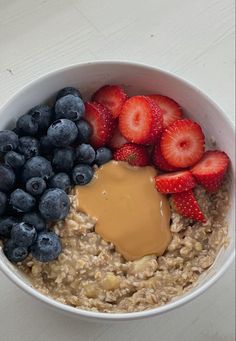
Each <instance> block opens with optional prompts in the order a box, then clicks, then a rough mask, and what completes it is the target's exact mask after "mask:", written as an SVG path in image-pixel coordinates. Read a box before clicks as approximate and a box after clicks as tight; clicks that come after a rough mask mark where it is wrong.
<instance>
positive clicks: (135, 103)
mask: <svg viewBox="0 0 236 341" xmlns="http://www.w3.org/2000/svg"><path fill="white" fill-rule="evenodd" d="M119 129H120V132H121V134H122V135H123V136H124V137H125V138H126V139H127V140H128V141H130V142H133V143H138V144H150V143H153V142H156V140H157V138H158V137H159V136H160V134H161V132H162V129H163V115H162V112H161V109H160V108H159V107H158V106H157V105H156V104H155V103H154V102H153V101H152V100H150V99H149V98H148V97H146V96H134V97H131V98H129V99H128V100H127V101H126V102H125V103H124V105H123V107H122V109H121V113H120V116H119Z"/></svg>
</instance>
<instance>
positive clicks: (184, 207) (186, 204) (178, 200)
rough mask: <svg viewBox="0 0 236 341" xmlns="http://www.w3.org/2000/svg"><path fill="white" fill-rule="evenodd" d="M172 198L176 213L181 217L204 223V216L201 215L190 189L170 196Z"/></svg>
mask: <svg viewBox="0 0 236 341" xmlns="http://www.w3.org/2000/svg"><path fill="white" fill-rule="evenodd" d="M172 198H173V203H174V205H175V208H176V210H177V212H178V213H180V214H181V215H182V216H184V217H187V218H191V219H194V220H197V221H200V222H202V223H205V222H206V218H205V217H204V214H203V213H202V211H201V209H200V207H199V205H198V202H197V200H196V198H195V196H194V194H193V191H192V190H191V189H190V190H189V191H185V192H182V193H175V194H173V195H172Z"/></svg>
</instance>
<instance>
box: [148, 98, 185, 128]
mask: <svg viewBox="0 0 236 341" xmlns="http://www.w3.org/2000/svg"><path fill="white" fill-rule="evenodd" d="M148 97H149V98H151V99H152V100H153V101H154V102H155V103H156V104H157V105H158V107H160V108H161V110H162V113H163V126H164V128H166V127H168V126H169V125H170V124H172V123H173V122H174V121H176V120H179V119H180V118H181V117H182V116H183V111H182V109H181V107H180V106H179V104H178V103H176V102H175V101H174V100H173V99H171V98H169V97H167V96H162V95H149V96H148Z"/></svg>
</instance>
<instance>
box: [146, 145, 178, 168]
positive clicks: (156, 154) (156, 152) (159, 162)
mask: <svg viewBox="0 0 236 341" xmlns="http://www.w3.org/2000/svg"><path fill="white" fill-rule="evenodd" d="M152 162H153V164H154V166H155V167H157V168H158V169H160V170H162V171H166V172H176V171H178V170H179V168H177V167H173V166H171V165H170V164H169V163H168V162H167V161H166V160H165V159H164V157H163V155H162V153H161V147H160V141H158V143H157V144H156V145H155V146H154V149H153V152H152Z"/></svg>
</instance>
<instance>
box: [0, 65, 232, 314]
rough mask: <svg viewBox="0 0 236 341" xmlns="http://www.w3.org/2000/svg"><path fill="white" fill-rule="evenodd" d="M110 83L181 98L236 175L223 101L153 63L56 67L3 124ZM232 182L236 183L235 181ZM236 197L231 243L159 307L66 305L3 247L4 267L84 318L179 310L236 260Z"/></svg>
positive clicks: (0, 261)
mask: <svg viewBox="0 0 236 341" xmlns="http://www.w3.org/2000/svg"><path fill="white" fill-rule="evenodd" d="M104 84H122V85H123V86H124V87H125V89H126V91H127V92H128V94H129V95H135V94H150V93H160V94H164V95H167V96H169V97H171V98H173V99H175V100H176V101H177V102H178V103H179V104H180V105H181V107H182V108H183V110H184V112H185V114H186V116H187V117H189V118H191V119H193V120H196V121H197V122H198V123H199V124H200V125H201V126H202V128H203V130H204V132H205V135H206V137H207V138H208V139H210V138H214V139H215V140H216V141H217V148H219V149H222V150H224V151H225V152H226V153H227V154H228V155H229V156H230V158H231V173H232V176H234V174H235V168H234V167H235V162H234V157H235V132H234V128H233V123H232V122H230V120H229V119H228V117H227V116H226V115H225V113H224V112H223V111H222V110H221V109H220V108H219V106H218V105H217V104H215V103H214V102H213V101H212V100H211V99H210V98H209V97H208V96H207V95H206V94H204V93H203V92H202V91H200V90H199V89H198V88H196V87H195V86H194V85H192V84H190V83H188V82H186V81H185V80H183V79H181V78H180V77H177V76H176V75H174V74H171V73H169V72H166V71H163V70H160V69H158V68H155V67H150V66H147V65H142V64H137V63H131V62H123V61H122V62H121V61H102V62H88V63H82V64H77V65H72V66H69V67H65V68H62V69H60V70H56V71H53V72H50V73H48V74H46V75H44V76H43V77H41V78H39V79H36V80H35V81H33V82H31V83H30V84H28V85H27V86H25V87H24V88H22V89H21V90H19V91H18V92H17V93H16V94H15V95H14V96H13V97H12V98H11V99H10V100H9V101H8V102H7V103H6V104H5V105H4V106H3V107H2V108H1V109H0V129H1V130H2V129H5V128H7V127H10V128H11V127H13V125H14V124H15V122H16V119H17V117H18V116H20V115H22V114H23V113H25V112H26V111H27V110H28V109H30V108H31V107H33V106H35V105H37V104H39V103H42V102H45V101H48V100H51V99H53V97H54V96H55V94H56V92H57V91H58V90H59V89H61V88H63V87H65V86H75V87H78V88H79V89H80V90H81V92H82V94H83V95H84V97H85V98H86V96H89V95H91V94H92V93H93V92H94V91H95V90H97V89H98V88H99V87H101V86H102V85H104ZM232 183H233V184H234V181H233V182H232ZM234 200H235V190H234V186H233V185H232V187H231V208H230V211H229V213H228V222H229V240H230V242H229V245H228V246H227V248H225V249H224V248H222V250H221V251H220V253H219V254H218V256H217V259H216V260H215V262H214V264H213V265H212V267H211V268H210V269H209V270H208V271H206V272H205V273H204V274H203V275H202V277H200V280H199V281H198V283H197V285H196V286H195V287H194V288H192V289H191V290H189V291H188V292H187V293H185V294H184V295H182V296H180V297H176V299H175V300H173V301H172V302H170V303H168V304H166V305H164V306H161V307H158V308H154V309H150V310H146V311H143V312H134V313H126V314H123V313H122V314H110V313H99V312H92V311H85V310H81V309H77V308H73V307H71V306H67V305H63V304H61V303H59V302H57V301H55V300H53V299H51V298H50V297H47V296H44V295H42V294H41V293H39V292H38V291H37V290H35V289H34V288H32V286H31V285H30V283H29V282H28V280H27V278H25V277H24V276H23V275H22V274H21V273H20V272H19V271H17V270H16V268H15V267H14V265H12V264H11V263H10V262H9V261H8V260H7V259H6V257H5V256H4V254H3V252H2V250H0V269H1V270H2V271H3V272H4V273H5V274H6V275H7V276H8V278H9V279H10V280H11V281H12V282H14V283H15V284H17V285H18V286H19V287H20V288H22V289H23V290H24V291H26V292H27V293H29V294H30V295H32V296H33V297H34V298H36V299H38V300H39V301H42V302H44V303H46V304H48V305H49V306H51V307H53V308H55V309H57V310H59V311H62V312H65V313H67V314H69V315H74V316H76V317H78V318H83V319H87V320H90V321H98V320H103V321H105V320H106V321H107V320H109V321H119V320H126V321H127V320H132V319H138V318H145V317H150V316H154V315H158V314H163V313H164V312H167V311H169V310H171V309H177V308H178V307H180V306H181V305H183V304H185V303H187V302H189V301H190V300H192V299H194V298H196V297H197V296H198V295H200V294H201V293H203V292H204V291H206V290H207V289H208V288H209V287H210V286H211V285H212V284H213V283H215V282H216V281H217V280H218V279H219V278H220V277H221V276H222V275H223V273H224V272H225V271H226V269H227V268H228V267H229V265H230V263H231V262H232V260H233V259H234V229H235V225H234V217H235V209H234V208H235V205H234ZM206 298H207V296H206Z"/></svg>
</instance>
